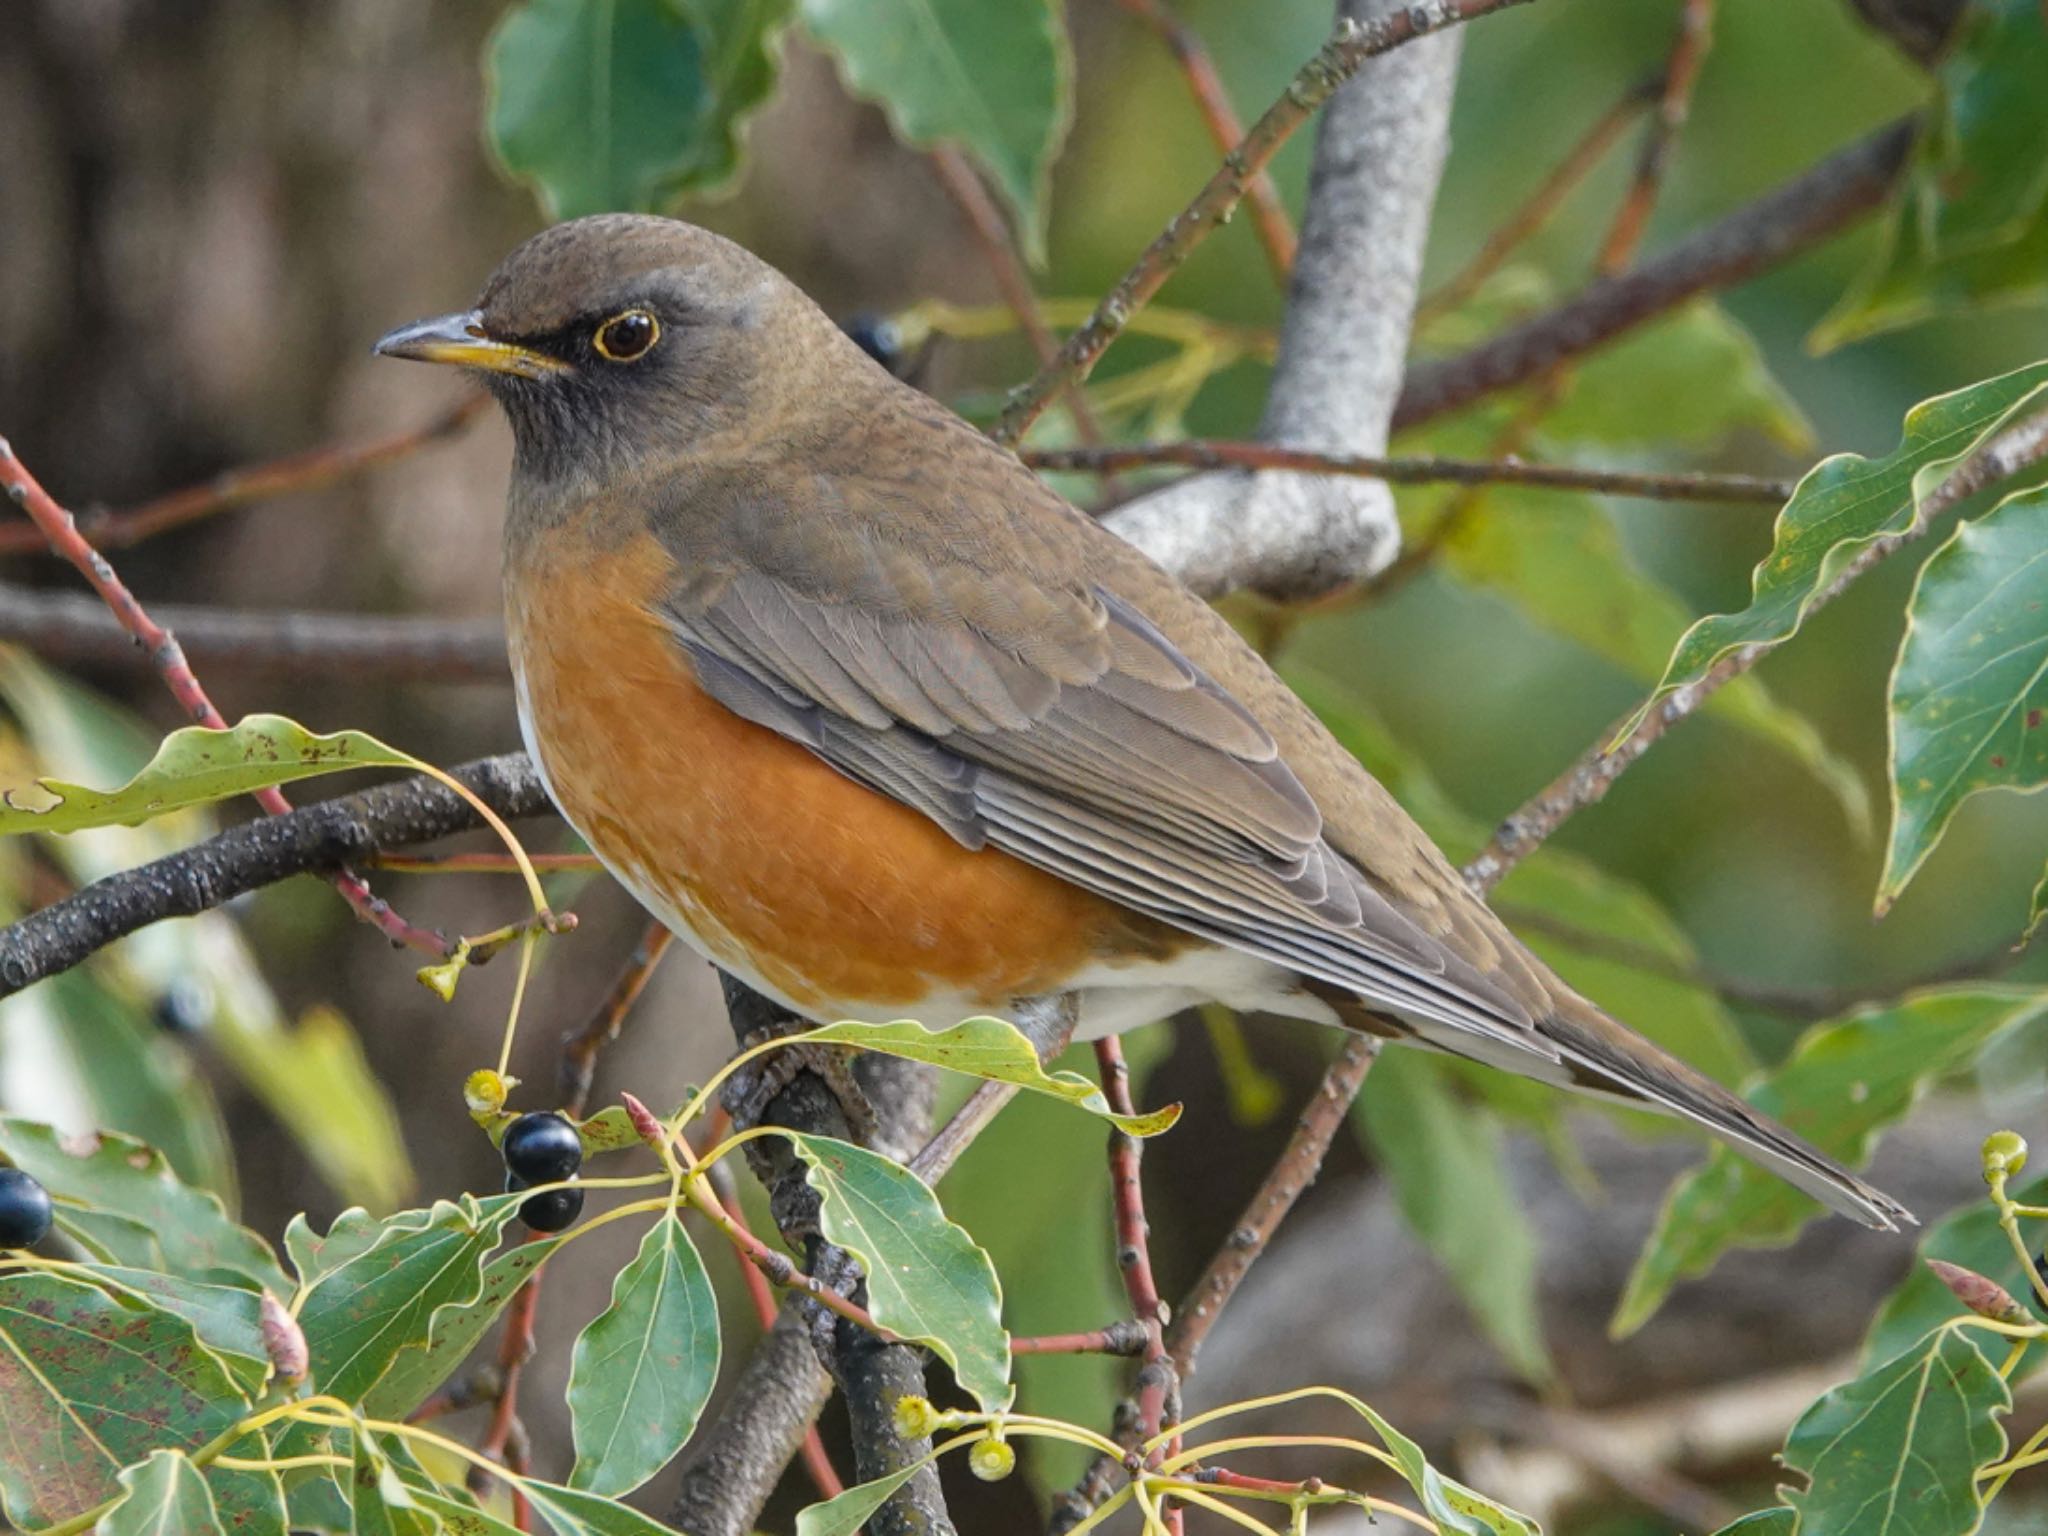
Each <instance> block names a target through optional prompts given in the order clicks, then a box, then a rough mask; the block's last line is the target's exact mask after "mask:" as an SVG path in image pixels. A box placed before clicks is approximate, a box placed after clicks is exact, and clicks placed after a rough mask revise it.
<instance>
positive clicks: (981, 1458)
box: [967, 1435, 1017, 1483]
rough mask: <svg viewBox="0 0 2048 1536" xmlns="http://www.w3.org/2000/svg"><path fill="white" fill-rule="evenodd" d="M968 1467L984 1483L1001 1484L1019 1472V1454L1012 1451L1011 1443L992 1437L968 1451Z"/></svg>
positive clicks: (977, 1442)
mask: <svg viewBox="0 0 2048 1536" xmlns="http://www.w3.org/2000/svg"><path fill="white" fill-rule="evenodd" d="M967 1466H968V1470H970V1471H971V1472H973V1473H974V1475H975V1476H976V1477H978V1478H980V1479H981V1480H982V1481H983V1482H984V1483H1000V1482H1001V1481H1002V1480H1003V1479H1004V1478H1006V1477H1008V1476H1009V1475H1010V1474H1011V1473H1012V1472H1014V1471H1016V1470H1017V1453H1016V1452H1015V1451H1013V1450H1011V1449H1010V1442H1009V1441H1007V1440H999V1439H997V1438H996V1437H995V1436H994V1435H990V1436H989V1437H988V1438H987V1439H986V1440H977V1441H975V1442H974V1444H973V1445H972V1446H971V1447H970V1448H969V1449H968V1452H967Z"/></svg>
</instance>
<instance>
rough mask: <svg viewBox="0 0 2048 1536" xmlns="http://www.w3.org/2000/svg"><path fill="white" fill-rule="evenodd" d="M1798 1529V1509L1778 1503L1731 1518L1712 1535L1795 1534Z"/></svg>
mask: <svg viewBox="0 0 2048 1536" xmlns="http://www.w3.org/2000/svg"><path fill="white" fill-rule="evenodd" d="M1798 1530H1799V1511H1797V1510H1796V1509H1790V1508H1787V1507H1786V1506H1785V1505H1783V1504H1780V1505H1777V1506H1776V1507H1774V1508H1771V1509H1759V1510H1756V1511H1754V1512H1753V1513H1751V1514H1747V1515H1744V1516H1743V1517H1742V1518H1741V1519H1739V1520H1731V1521H1729V1522H1728V1523H1727V1524H1726V1525H1724V1526H1722V1527H1721V1529H1720V1530H1718V1531H1716V1532H1715V1533H1714V1536H1797V1533H1798Z"/></svg>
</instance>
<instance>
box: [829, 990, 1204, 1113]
mask: <svg viewBox="0 0 2048 1536" xmlns="http://www.w3.org/2000/svg"><path fill="white" fill-rule="evenodd" d="M792 1038H795V1039H801V1040H802V1041H803V1043H804V1044H805V1045H850V1046H854V1047H856V1048H858V1049H860V1050H863V1051H876V1052H879V1053H880V1054H882V1055H884V1056H901V1057H903V1058H904V1059H905V1060H908V1061H922V1062H926V1063H928V1064H929V1065H931V1066H935V1067H945V1068H946V1069H947V1070H949V1071H953V1072H964V1073H966V1074H967V1075H968V1076H970V1077H978V1078H982V1079H983V1080H985V1081H987V1082H993V1083H1013V1084H1015V1085H1016V1086H1017V1087H1019V1088H1028V1089H1029V1090H1031V1092H1033V1093H1042V1094H1046V1095H1048V1096H1049V1097H1051V1098H1055V1099H1060V1100H1062V1101H1064V1102H1065V1103H1068V1104H1072V1105H1074V1106H1075V1107H1076V1108H1079V1109H1085V1110H1087V1111H1088V1112H1089V1113H1090V1114H1094V1115H1099V1116H1101V1117H1102V1118H1103V1119H1104V1120H1107V1121H1108V1122H1109V1123H1110V1124H1112V1125H1114V1126H1115V1127H1116V1128H1117V1129H1118V1130H1121V1131H1125V1132H1128V1133H1129V1134H1130V1135H1133V1136H1156V1135H1158V1134H1159V1133H1160V1132H1161V1131H1164V1130H1166V1129H1168V1128H1169V1127H1170V1126H1172V1124H1173V1123H1174V1122H1175V1121H1176V1120H1178V1119H1179V1118H1180V1106H1179V1105H1178V1104H1170V1105H1168V1106H1167V1107H1166V1108H1165V1109H1156V1110H1153V1111H1152V1112H1151V1113H1150V1114H1145V1115H1118V1114H1113V1113H1111V1111H1110V1108H1109V1105H1108V1104H1107V1103H1105V1102H1104V1101H1103V1097H1102V1092H1101V1090H1100V1089H1098V1088H1097V1087H1096V1086H1095V1084H1093V1083H1091V1082H1089V1081H1088V1079H1087V1078H1085V1077H1083V1076H1081V1075H1080V1073H1078V1072H1047V1071H1046V1070H1045V1069H1044V1068H1043V1067H1042V1066H1040V1065H1039V1062H1038V1052H1037V1051H1036V1050H1034V1049H1033V1048H1032V1045H1031V1042H1030V1040H1028V1039H1027V1038H1026V1037H1025V1035H1024V1033H1023V1031H1022V1030H1020V1029H1018V1028H1017V1026H1016V1025H1014V1024H1011V1023H1010V1022H1009V1021H1008V1020H1006V1019H994V1018H978V1019H963V1020H962V1021H961V1022H960V1023H958V1024H955V1025H952V1026H951V1027H949V1028H946V1029H926V1028H925V1027H924V1025H922V1024H919V1023H917V1022H916V1021H915V1020H911V1019H899V1020H897V1021H896V1022H895V1023H892V1024H861V1023H856V1022H854V1021H851V1020H847V1021H844V1022H841V1023H838V1024H825V1025H822V1026H820V1027H819V1028H817V1029H813V1030H808V1031H806V1032H805V1033H804V1034H802V1035H800V1036H794V1037H792Z"/></svg>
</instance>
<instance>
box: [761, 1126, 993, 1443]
mask: <svg viewBox="0 0 2048 1536" xmlns="http://www.w3.org/2000/svg"><path fill="white" fill-rule="evenodd" d="M782 1134H783V1135H784V1136H787V1137H788V1138H789V1140H790V1143H791V1145H792V1146H794V1147H795V1149H796V1153H797V1156H799V1157H801V1158H802V1159H803V1160H804V1162H805V1163H806V1164H808V1165H809V1173H808V1175H807V1177H808V1178H809V1180H810V1185H811V1187H812V1188H813V1189H815V1190H817V1191H818V1194H819V1197H820V1200H821V1201H822V1209H821V1210H820V1213H819V1224H820V1225H821V1226H822V1227H823V1229H824V1233H825V1237H826V1239H827V1240H828V1241H830V1242H834V1243H837V1244H838V1245H839V1246H840V1247H841V1248H844V1249H845V1250H846V1251H847V1252H848V1253H850V1254H852V1255H853V1256H854V1257H855V1258H857V1259H859V1260H860V1263H861V1268H863V1269H864V1270H866V1271H867V1277H868V1312H869V1313H870V1315H872V1316H873V1318H874V1320H875V1321H876V1322H877V1323H879V1324H880V1325H881V1326H882V1327H884V1328H887V1329H889V1330H891V1331H892V1332H894V1333H897V1334H901V1335H902V1336H903V1337H905V1338H909V1339H916V1340H919V1341H920V1342H922V1343H926V1344H929V1345H930V1346H931V1347H932V1349H933V1351H934V1352H935V1353H936V1354H937V1355H938V1356H939V1358H940V1359H942V1360H944V1361H945V1362H946V1364H948V1365H950V1366H951V1367H952V1368H953V1375H954V1377H955V1378H956V1379H957V1380H958V1381H959V1383H960V1387H961V1390H962V1391H964V1392H966V1393H967V1394H968V1395H969V1396H971V1397H972V1398H973V1399H974V1400H975V1401H976V1402H978V1403H979V1404H981V1406H982V1407H983V1408H984V1409H986V1410H988V1411H989V1412H995V1411H996V1410H998V1409H1000V1408H1002V1407H1004V1406H1005V1405H1006V1404H1007V1403H1008V1401H1009V1398H1010V1336H1009V1334H1008V1333H1006V1332H1005V1331H1004V1330H1003V1322H1002V1310H1003V1289H1002V1282H1001V1281H1000V1280H998V1279H997V1278H996V1271H995V1266H994V1265H993V1264H991V1263H990V1262H989V1258H988V1255H987V1254H986V1253H984V1252H983V1251H982V1250H981V1248H980V1247H978V1246H977V1245H976V1244H975V1241H974V1239H973V1238H971V1237H969V1236H968V1235H967V1233H966V1232H965V1231H963V1230H962V1229H961V1228H960V1227H958V1226H955V1225H954V1224H953V1223H952V1222H950V1221H948V1220H947V1219H946V1213H945V1212H944V1211H942V1210H941V1209H940V1208H939V1202H938V1198H937V1197H936V1196H935V1195H933V1194H932V1192H931V1190H929V1189H928V1188H926V1187H925V1185H924V1183H923V1182H922V1181H921V1180H919V1178H918V1177H917V1175H916V1174H914V1173H912V1172H911V1171H910V1170H909V1169H907V1168H905V1167H903V1166H902V1165H901V1164H900V1163H895V1162H891V1161H890V1160H889V1159H888V1158H886V1157H883V1156H882V1155H881V1154H880V1153H878V1152H870V1151H868V1150H867V1149H866V1148H865V1147H856V1146H853V1145H851V1144H850V1143H848V1142H844V1141H838V1140H835V1139H834V1138H832V1137H830V1136H807V1135H804V1134H803V1133H801V1132H799V1131H790V1130H784V1131H783V1132H782Z"/></svg>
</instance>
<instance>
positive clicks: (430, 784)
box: [0, 753, 549, 997]
mask: <svg viewBox="0 0 2048 1536" xmlns="http://www.w3.org/2000/svg"><path fill="white" fill-rule="evenodd" d="M451 772H453V773H454V775H455V777H456V778H458V779H460V780H461V781H462V782H463V783H464V784H466V785H468V786H469V788H470V789H471V790H473V791H474V792H475V793H476V795H477V796H478V798H480V799H481V800H482V801H483V802H484V803H485V804H486V805H488V806H490V808H491V809H492V810H494V811H496V812H497V813H498V814H499V815H500V816H504V817H508V818H509V817H524V816H538V815H540V814H541V813H543V812H545V811H547V810H548V809H549V806H548V799H547V795H546V793H545V791H543V790H542V788H541V785H540V776H539V775H538V774H536V773H535V772H534V771H533V764H532V763H531V762H529V761H528V760H527V757H526V755H525V754H524V753H508V754H507V755H505V756H503V757H487V758H482V759H479V760H478V761H476V762H473V763H465V764H463V765H462V766H461V767H459V768H455V769H452V770H451ZM482 824H483V823H482V821H481V820H480V819H479V818H478V816H477V813H476V812H475V810H473V809H472V808H471V807H470V805H469V803H468V802H467V801H465V800H464V799H463V798H462V797H461V796H460V795H458V794H456V793H455V791H453V790H452V789H449V788H448V787H447V786H446V785H443V784H439V783H437V782H435V781H434V780H432V779H429V778H424V777H422V778H411V779H403V780H401V781H399V782H398V783H396V784H382V785H379V786H378V787H377V788H375V789H366V790H364V791H363V792H362V793H360V794H355V795H344V796H342V797H341V798H339V799H336V800H323V801H320V802H319V803H317V804H314V805H308V806H302V807H301V808H299V809H298V810H294V811H287V812H285V813H284V814H283V815H281V816H271V817H267V818H265V819H264V820H262V821H254V822H250V823H248V824H247V825H245V826H240V827H234V828H232V829H230V830H228V831H226V832H222V833H219V834H217V835H215V836H213V837H210V838H207V839H206V840H205V841H204V842H202V843H197V844H195V845H193V846H192V847H190V848H187V849H184V850H183V851H181V852H178V853H173V854H167V855H165V856H164V857H163V858H161V859H156V860H154V861H152V862H150V863H148V864H144V865H141V866H139V867H137V868H135V869H128V870H123V871H122V872H121V873H120V874H118V875H109V876H107V878H106V879H104V880H95V881H94V882H93V883H92V884H91V885H88V886H86V887H85V888H84V889H82V890H80V891H78V892H77V893H75V894H74V895H71V896H67V897H66V898H65V899H64V900H62V901H57V902H52V903H51V904H50V905H49V906H47V907H44V908H42V909H41V910H40V911H37V912H32V913H30V914H29V915H28V916H27V917H24V918H23V919H21V921H20V922H17V923H14V924H12V925H11V926H9V927H7V928H4V929H0V997H6V996H9V995H10V994H12V993H15V992H19V991H20V990H21V989H22V988H23V987H26V986H30V985H32V984H34V983H35V982H38V981H41V980H42V979H43V978H44V977H46V976H54V975H56V974H57V973H58V972H60V971H65V970H69V969H70V968H71V967H72V966H74V965H77V964H78V963H79V962H80V961H82V960H84V959H85V958H86V957H87V956H89V955H91V954H92V953H93V952H94V951H95V950H98V949H102V948H104V947H105V946H106V945H109V944H111V943H113V942H114V941H115V940H116V939H121V938H125V937H127V936H128V935H129V934H131V933H133V932H135V931H136V930H137V929H138V928H144V927H147V926H148V925H149V924H151V923H154V922H160V921H162V920H163V919H164V918H167V917H191V916H194V915H195V914H197V913H200V912H206V911H210V910H212V909H213V908H215V907H218V906H221V905H223V904H224V903H226V902H229V901H232V900H234V899H235V897H237V896H240V895H242V894H244V893H245V892H248V891H253V890H257V889H259V888H261V887H263V886H266V885H272V884H275V883H276V882H277V881H279V880H283V879H286V878H288V877H290V876H292V875H300V874H332V873H333V872H335V871H337V870H341V869H344V868H346V867H347V866H348V865H349V864H351V863H355V862H358V861H361V860H363V859H366V858H368V857H369V856H370V855H372V854H374V853H377V852H379V851H380V850H383V849H387V848H407V847H412V846H415V845H417V844H420V843H427V842H432V841H433V840H434V839H436V838H440V837H447V836H448V835H450V834H451V833H455V832H467V831H471V830H473V829H475V828H477V827H479V826H481V825H482Z"/></svg>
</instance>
